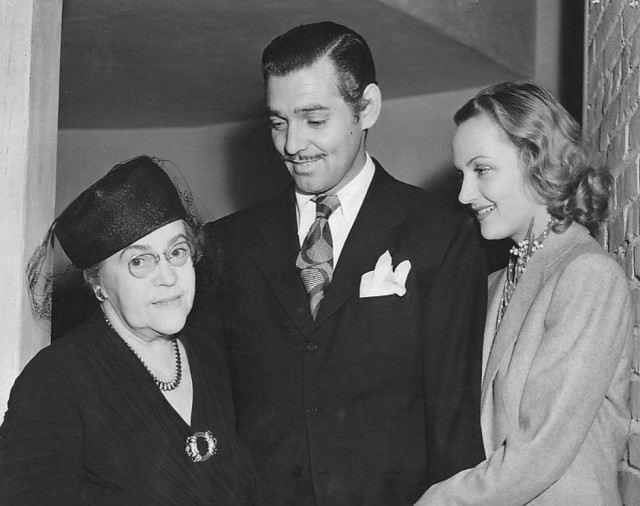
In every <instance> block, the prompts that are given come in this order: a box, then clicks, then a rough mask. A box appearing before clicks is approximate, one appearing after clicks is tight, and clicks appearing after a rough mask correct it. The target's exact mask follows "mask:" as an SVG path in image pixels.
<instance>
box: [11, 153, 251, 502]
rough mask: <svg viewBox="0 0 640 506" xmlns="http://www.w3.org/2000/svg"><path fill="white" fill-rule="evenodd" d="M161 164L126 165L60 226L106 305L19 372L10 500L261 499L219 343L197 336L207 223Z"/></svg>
mask: <svg viewBox="0 0 640 506" xmlns="http://www.w3.org/2000/svg"><path fill="white" fill-rule="evenodd" d="M185 201H186V200H184V201H183V199H182V198H181V194H180V193H179V192H178V191H177V190H176V187H175V186H174V184H173V182H172V179H171V178H170V177H169V176H168V174H167V173H166V172H165V170H164V169H163V168H162V167H161V163H160V162H159V161H157V160H155V159H151V158H149V157H145V156H142V157H138V158H135V159H133V160H130V161H128V162H125V163H122V164H119V165H117V166H115V167H114V168H113V169H112V170H111V171H109V172H108V173H107V175H105V176H104V177H103V178H102V179H100V180H99V181H98V182H96V183H95V184H94V185H93V186H91V187H90V188H88V189H87V190H85V191H84V192H83V193H82V194H81V195H80V196H79V197H78V198H77V199H76V200H75V201H74V202H72V203H71V204H70V205H69V206H68V207H67V208H66V209H65V210H64V211H63V212H62V213H61V214H60V216H59V217H58V218H57V219H56V220H55V221H54V223H53V225H52V227H51V229H50V232H49V234H48V236H47V238H46V239H45V242H44V243H43V246H42V247H41V248H40V249H39V250H38V251H37V252H36V254H35V255H34V257H33V258H32V262H31V272H30V278H31V280H32V282H33V283H32V284H31V288H32V293H33V296H34V297H36V292H35V291H33V290H34V287H35V286H36V285H37V281H38V279H40V273H39V269H40V267H39V266H40V265H42V260H43V259H44V258H46V257H47V255H48V252H49V251H50V248H51V245H52V244H53V236H54V235H55V237H57V239H58V241H59V242H60V244H61V246H62V248H63V250H64V251H65V253H66V254H67V256H68V257H69V258H70V260H71V261H72V263H73V264H74V265H75V266H77V267H78V268H80V269H83V270H84V271H83V272H84V275H85V279H86V280H87V282H88V283H89V285H90V286H91V288H92V289H93V292H94V294H95V296H96V298H97V299H98V301H99V302H100V306H101V308H102V313H101V314H100V315H99V316H98V317H96V318H95V319H93V320H90V321H88V322H86V323H84V324H82V325H81V326H80V327H77V328H75V329H74V330H73V331H71V332H69V333H68V334H67V335H66V336H65V337H62V338H60V339H57V340H56V341H55V342H54V343H53V344H52V345H51V346H49V347H47V348H45V349H44V350H42V351H41V352H40V353H38V355H37V356H36V357H35V358H34V359H33V360H32V361H31V362H30V363H29V364H28V365H27V366H26V367H25V369H24V371H23V372H22V374H21V375H20V376H19V378H18V379H17V381H16V383H15V385H14V387H13V390H12V392H11V398H10V401H9V409H8V411H7V413H6V415H5V418H4V423H3V424H2V427H1V428H0V504H2V505H4V506H8V505H13V504H16V505H27V504H65V505H66V504H114V505H115V504H118V505H122V504H180V505H188V504H207V505H220V506H229V505H248V504H253V503H254V498H255V482H254V475H253V469H252V465H251V463H250V462H249V461H248V458H247V456H246V454H245V452H244V450H243V449H242V448H241V446H240V444H239V442H238V439H237V437H236V434H235V432H234V414H233V406H232V403H231V397H230V388H229V383H228V379H227V370H226V368H225V365H224V362H223V360H222V359H221V355H220V353H219V352H218V350H217V349H216V348H215V347H214V345H212V344H211V343H209V342H208V341H207V340H205V339H202V338H200V337H198V336H196V335H194V334H193V333H189V332H187V331H186V330H184V331H183V327H184V324H185V320H186V318H187V315H188V313H189V311H190V309H191V305H192V302H193V296H194V289H195V275H194V262H195V260H196V259H197V258H198V256H199V241H198V234H199V229H198V226H197V224H196V221H195V220H193V219H192V217H191V216H190V213H189V210H188V207H185V204H184V202H185Z"/></svg>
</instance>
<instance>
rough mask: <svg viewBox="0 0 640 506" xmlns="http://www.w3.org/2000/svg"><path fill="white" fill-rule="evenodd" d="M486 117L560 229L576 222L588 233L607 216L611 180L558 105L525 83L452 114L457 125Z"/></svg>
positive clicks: (503, 86)
mask: <svg viewBox="0 0 640 506" xmlns="http://www.w3.org/2000/svg"><path fill="white" fill-rule="evenodd" d="M482 114H485V115H487V116H488V117H489V118H490V119H492V120H493V121H495V122H496V124H497V125H498V126H499V127H500V129H501V130H502V131H503V132H504V133H505V134H506V136H507V138H508V139H509V140H510V141H511V142H512V143H513V144H514V146H515V147H516V148H517V149H518V151H519V156H520V161H521V163H522V166H523V168H524V171H525V180H527V182H528V183H529V185H530V187H531V188H532V189H533V190H534V192H535V193H536V194H537V195H538V196H539V197H540V198H541V199H542V201H543V202H544V203H545V204H546V205H547V208H548V211H549V214H551V215H552V216H553V217H555V218H557V219H558V220H559V224H558V226H557V227H556V228H557V229H559V230H562V229H565V228H566V227H567V226H568V225H569V224H570V223H571V222H572V221H576V222H578V223H581V224H582V225H585V226H586V227H588V228H589V229H591V230H593V229H594V228H596V226H597V225H598V224H599V223H600V222H601V221H603V220H604V219H605V218H606V217H607V213H608V207H609V197H610V194H611V189H612V185H613V177H612V176H611V174H610V172H609V170H608V169H607V168H606V167H599V168H596V167H594V166H593V165H591V164H590V162H589V160H588V157H587V154H586V152H585V150H584V149H583V148H582V146H581V139H580V127H579V125H578V123H577V122H576V121H575V120H574V119H573V118H572V117H571V115H570V114H569V113H568V112H567V111H566V109H565V108H564V107H562V105H560V103H559V102H558V100H557V99H556V98H555V97H554V96H553V95H552V94H551V93H550V92H549V91H547V90H545V89H544V88H542V87H540V86H538V85H536V84H534V83H531V82H528V81H508V82H503V83H498V84H494V85H491V86H489V87H487V88H485V89H483V90H481V91H480V92H479V93H478V94H477V95H476V96H475V97H473V98H472V99H471V100H469V101H468V102H467V103H466V104H464V105H463V106H462V107H461V108H460V109H459V110H458V111H457V112H456V113H455V115H454V117H453V119H454V122H455V124H456V125H460V124H462V123H464V122H465V121H467V120H468V119H470V118H473V117H477V116H480V115H482Z"/></svg>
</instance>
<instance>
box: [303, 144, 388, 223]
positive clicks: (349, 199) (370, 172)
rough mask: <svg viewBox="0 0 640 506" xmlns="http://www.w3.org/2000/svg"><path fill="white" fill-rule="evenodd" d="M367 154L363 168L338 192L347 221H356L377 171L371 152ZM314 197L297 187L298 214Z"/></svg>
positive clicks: (341, 208)
mask: <svg viewBox="0 0 640 506" xmlns="http://www.w3.org/2000/svg"><path fill="white" fill-rule="evenodd" d="M366 155H367V159H366V161H365V163H364V167H362V170H361V171H360V172H359V173H358V174H357V175H356V177H354V178H353V179H352V180H351V181H349V183H347V185H345V186H344V187H343V188H341V189H340V190H338V192H337V193H336V195H337V196H338V198H339V199H340V207H339V208H338V209H339V210H341V212H342V214H343V215H344V217H345V219H346V220H347V222H351V223H353V221H355V219H356V216H357V214H358V211H360V207H361V205H362V202H363V201H364V197H365V195H366V193H367V190H368V189H369V186H370V185H371V181H373V176H374V174H375V171H376V167H375V164H374V163H373V159H372V158H371V156H369V153H366ZM313 197H314V195H309V194H308V193H301V192H299V191H298V190H297V189H296V210H297V212H298V216H300V210H301V209H304V207H305V206H306V205H308V204H309V203H310V202H311V199H312V198H313Z"/></svg>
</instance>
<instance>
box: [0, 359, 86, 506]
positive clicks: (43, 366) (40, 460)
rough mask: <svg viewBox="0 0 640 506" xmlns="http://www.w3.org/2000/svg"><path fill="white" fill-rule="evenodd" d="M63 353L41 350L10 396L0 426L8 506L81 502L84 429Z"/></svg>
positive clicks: (1, 477) (3, 494)
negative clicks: (0, 425)
mask: <svg viewBox="0 0 640 506" xmlns="http://www.w3.org/2000/svg"><path fill="white" fill-rule="evenodd" d="M60 351H61V350H51V349H50V348H47V349H45V350H43V351H41V352H40V353H39V354H38V355H37V356H36V357H35V358H34V359H33V360H32V361H31V362H30V363H29V364H28V365H27V366H26V367H25V369H24V371H23V372H22V374H21V375H20V376H19V377H18V379H17V380H16V382H15V384H14V386H13V389H12V391H11V395H10V399H9V408H8V410H7V412H6V414H5V417H4V422H3V424H2V427H0V504H2V505H3V506H11V505H20V506H28V505H32V504H33V505H36V504H44V503H45V502H46V504H52V505H57V504H61V505H62V504H65V505H73V504H78V503H79V502H80V482H81V480H82V477H83V448H84V445H83V430H82V423H81V416H80V412H79V409H78V405H77V404H78V403H77V398H76V396H75V385H74V381H73V375H74V371H73V370H72V367H70V366H69V365H68V363H69V362H71V361H70V360H68V359H69V357H68V356H65V354H63V353H59V352H60Z"/></svg>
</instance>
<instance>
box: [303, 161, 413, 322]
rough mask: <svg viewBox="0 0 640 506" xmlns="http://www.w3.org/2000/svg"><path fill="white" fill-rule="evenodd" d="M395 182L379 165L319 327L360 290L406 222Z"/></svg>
mask: <svg viewBox="0 0 640 506" xmlns="http://www.w3.org/2000/svg"><path fill="white" fill-rule="evenodd" d="M391 181H392V179H391V176H389V174H387V173H386V172H385V171H384V169H382V167H380V165H379V164H378V163H377V162H376V174H375V176H374V179H373V181H372V182H371V186H370V187H369V191H368V192H367V195H366V197H365V199H364V201H363V203H362V207H361V208H360V211H359V212H358V216H357V218H356V220H355V222H354V224H353V227H352V228H351V231H350V232H349V235H348V237H347V241H346V242H345V245H344V248H343V249H342V253H341V254H340V259H339V261H338V265H337V267H336V270H335V272H334V275H333V280H332V281H331V284H330V285H329V287H328V288H327V290H326V292H325V297H324V299H323V300H322V302H321V303H320V309H319V311H318V315H317V316H316V320H315V326H316V327H318V326H320V325H322V323H323V322H324V321H326V320H327V318H329V317H330V316H331V315H332V314H334V313H335V312H336V311H337V310H338V309H339V308H340V307H341V306H342V305H343V304H344V303H345V302H346V301H347V300H348V299H349V298H350V297H351V295H352V294H353V293H354V291H356V290H358V289H359V287H360V278H361V276H362V274H364V273H365V272H368V271H370V270H373V268H374V266H375V263H376V261H377V259H378V257H379V256H380V255H381V254H382V253H384V251H385V250H387V249H389V247H390V245H391V243H392V238H393V231H394V228H395V227H396V226H397V225H398V224H399V223H401V222H402V221H404V219H405V213H404V210H403V208H402V207H401V205H400V203H399V202H398V201H397V198H396V197H395V195H394V194H393V192H392V191H391V190H390V188H389V183H390V182H391Z"/></svg>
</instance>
